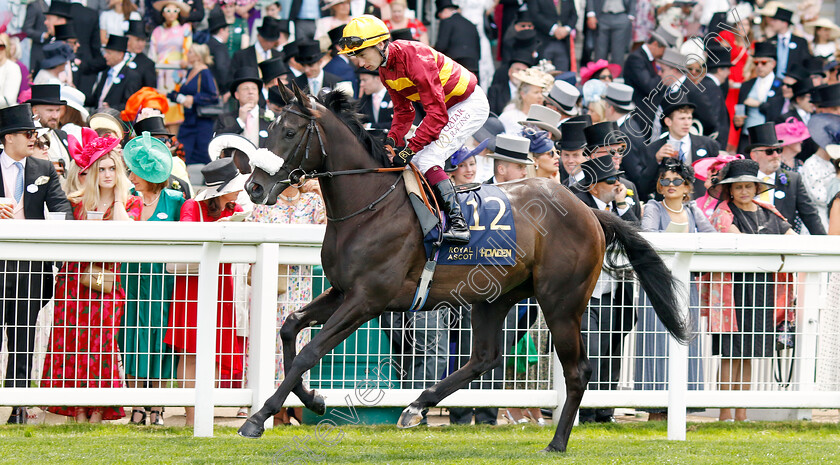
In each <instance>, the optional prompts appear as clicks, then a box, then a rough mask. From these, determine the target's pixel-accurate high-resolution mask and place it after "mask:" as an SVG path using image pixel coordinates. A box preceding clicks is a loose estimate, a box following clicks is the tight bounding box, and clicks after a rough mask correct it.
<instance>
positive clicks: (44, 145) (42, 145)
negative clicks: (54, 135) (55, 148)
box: [35, 139, 50, 150]
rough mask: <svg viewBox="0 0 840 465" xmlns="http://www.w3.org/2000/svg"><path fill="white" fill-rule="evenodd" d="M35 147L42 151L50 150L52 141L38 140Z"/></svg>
mask: <svg viewBox="0 0 840 465" xmlns="http://www.w3.org/2000/svg"><path fill="white" fill-rule="evenodd" d="M35 147H37V148H39V149H41V150H49V148H50V141H48V140H45V139H38V140H37V141H35Z"/></svg>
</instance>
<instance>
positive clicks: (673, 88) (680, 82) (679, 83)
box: [669, 74, 686, 92]
mask: <svg viewBox="0 0 840 465" xmlns="http://www.w3.org/2000/svg"><path fill="white" fill-rule="evenodd" d="M685 79H686V75H685V74H683V75H682V77H681V78H679V79H677V81H676V82H675V83H673V84H671V87H670V88H669V90H670V91H671V92H677V91H678V90H680V87H682V85H683V83H684V82H685Z"/></svg>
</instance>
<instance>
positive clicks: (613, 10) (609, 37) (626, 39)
mask: <svg viewBox="0 0 840 465" xmlns="http://www.w3.org/2000/svg"><path fill="white" fill-rule="evenodd" d="M635 10H636V2H635V1H634V0H586V28H587V29H588V30H589V31H594V32H595V60H602V59H603V60H607V61H609V62H610V63H624V60H625V58H626V56H627V51H628V50H630V44H631V43H632V42H633V40H632V32H633V30H632V25H633V22H634V21H635V14H636V11H635ZM589 31H587V32H589Z"/></svg>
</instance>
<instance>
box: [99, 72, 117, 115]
mask: <svg viewBox="0 0 840 465" xmlns="http://www.w3.org/2000/svg"><path fill="white" fill-rule="evenodd" d="M113 76H114V68H111V69H109V70H108V77H107V78H105V85H104V86H102V94H101V95H100V96H99V106H100V107H101V106H102V102H104V101H105V97H107V96H108V92H110V91H111V85H112V84H113V82H114V79H113Z"/></svg>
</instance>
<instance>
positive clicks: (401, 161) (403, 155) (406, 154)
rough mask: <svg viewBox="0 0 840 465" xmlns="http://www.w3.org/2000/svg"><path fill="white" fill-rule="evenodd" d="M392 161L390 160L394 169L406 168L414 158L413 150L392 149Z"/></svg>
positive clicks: (403, 148) (404, 148) (406, 148)
mask: <svg viewBox="0 0 840 465" xmlns="http://www.w3.org/2000/svg"><path fill="white" fill-rule="evenodd" d="M394 153H395V154H394V159H393V160H391V165H393V166H395V167H402V166H406V165H408V164H409V163H410V162H411V159H412V158H414V150H411V149H410V148H408V147H400V148H395V149H394Z"/></svg>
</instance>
